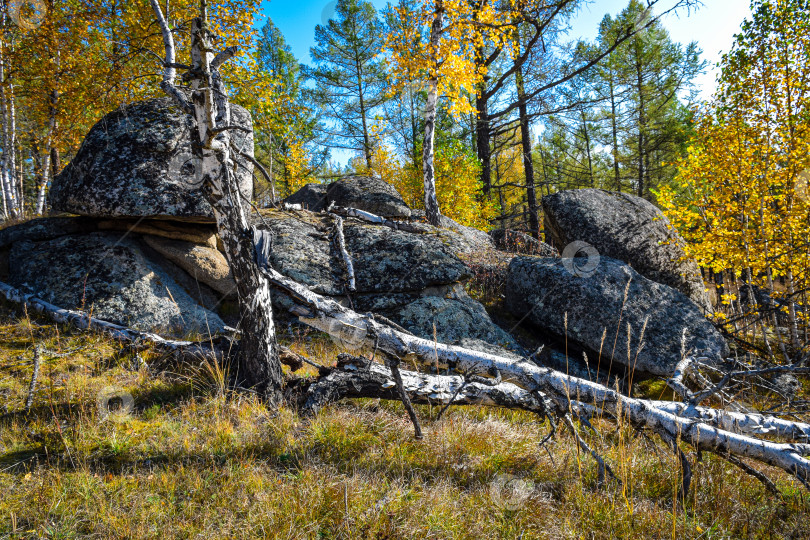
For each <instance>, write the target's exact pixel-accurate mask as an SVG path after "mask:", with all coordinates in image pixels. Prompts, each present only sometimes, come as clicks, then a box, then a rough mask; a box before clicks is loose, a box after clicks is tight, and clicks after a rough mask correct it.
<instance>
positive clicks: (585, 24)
mask: <svg viewBox="0 0 810 540" xmlns="http://www.w3.org/2000/svg"><path fill="white" fill-rule="evenodd" d="M371 1H372V3H373V4H374V5H375V6H376V7H377V8H378V9H379V8H382V7H384V6H385V4H386V3H387V0H371ZM627 1H628V0H594V1H592V2H590V3H588V4H587V5H585V6H584V7H583V8H582V10H581V11H580V13H579V14H578V16H577V17H576V19H575V20H574V22H573V25H572V30H571V37H572V38H576V37H583V38H588V39H593V38H594V37H595V36H596V29H597V27H598V25H599V21H601V20H602V17H604V15H605V14H606V13H611V14H614V15H615V14H616V13H618V12H619V11H621V10H622V9H623V8H624V7H625V6H626V5H627ZM675 2H676V0H661V5H662V7H663V6H671V5H673V4H674V3H675ZM703 2H704V4H705V5H704V6H702V7H700V8H698V9H696V10H692V12H691V13H687V12H686V11H685V10H682V11H681V12H679V14H678V16H675V15H669V16H667V17H666V18H665V19H664V26H666V28H667V29H668V30H669V32H670V35H671V36H672V37H673V39H674V40H675V41H678V42H681V43H688V42H689V41H697V43H698V45H699V46H700V47H701V49H703V51H704V58H705V59H706V60H708V61H709V63H710V64H711V65H712V66H713V65H714V64H716V63H717V62H718V61H719V60H720V56H721V54H722V52H724V51H727V50H728V49H729V47H730V46H731V43H732V39H733V36H734V34H735V33H736V32H737V31H738V30H739V28H740V23H742V21H743V19H745V17H747V16H748V15H749V14H750V11H749V8H748V1H747V0H703ZM262 11H263V14H264V16H266V17H270V18H272V19H273V22H275V23H276V25H277V26H278V27H279V28H280V29H281V31H282V33H283V34H284V37H285V38H286V39H287V42H288V43H289V44H290V46H291V47H292V49H293V52H294V53H295V55H296V57H298V59H299V60H300V61H301V62H304V63H307V62H309V48H310V47H311V46H312V45H314V35H315V25H316V24H321V22H322V21H324V20H328V19H329V17H330V16H331V15H332V13H333V12H334V1H333V0H271V1H266V2H264V3H263V4H262ZM263 23H264V21H263V20H262V21H260V22H259V24H260V25H261V24H263ZM715 75H716V72H715V70H713V69H710V70H709V72H707V73H706V74H705V75H704V76H703V77H701V78H700V80H699V81H698V84H699V85H700V88H701V95H702V96H703V97H708V96H709V95H711V92H712V89H713V88H714V80H715Z"/></svg>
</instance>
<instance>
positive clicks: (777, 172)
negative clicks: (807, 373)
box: [659, 0, 810, 356]
mask: <svg viewBox="0 0 810 540" xmlns="http://www.w3.org/2000/svg"><path fill="white" fill-rule="evenodd" d="M751 11H752V18H751V19H750V20H747V21H746V22H745V23H744V24H743V26H742V31H741V33H740V34H739V35H738V36H737V39H736V42H735V44H734V47H733V48H732V50H731V52H729V53H728V54H726V55H725V56H724V57H723V61H722V74H721V76H720V80H719V87H718V91H717V93H716V94H715V96H714V99H713V100H712V102H711V103H710V104H709V105H708V107H707V108H706V109H705V110H704V111H701V115H702V116H701V118H700V120H699V123H698V125H697V129H696V133H697V135H696V137H695V139H694V140H693V141H692V144H691V146H690V147H689V154H688V156H687V157H686V158H685V159H684V160H683V161H682V162H681V163H680V169H679V174H678V176H677V178H676V181H675V183H674V184H673V185H672V186H668V187H664V188H663V189H661V191H660V192H659V202H660V204H662V206H663V207H664V209H665V212H666V213H667V214H668V216H669V217H670V219H671V220H672V221H673V223H674V225H675V226H676V227H677V228H678V229H679V230H680V231H681V232H682V233H683V234H684V236H685V237H686V238H687V240H688V242H689V251H690V252H691V254H692V255H694V256H695V257H696V258H697V260H698V262H699V263H700V264H701V265H702V266H704V267H707V268H711V269H713V270H714V271H716V272H722V271H731V272H732V273H733V274H734V275H735V276H736V277H737V278H738V279H739V278H741V279H742V280H743V287H744V288H747V289H748V291H750V293H751V294H750V295H749V297H750V298H754V297H755V295H754V294H753V293H754V290H753V288H754V287H761V288H763V289H765V290H767V291H768V293H769V295H770V296H772V297H774V296H775V297H777V298H778V300H777V304H776V306H771V307H772V309H774V308H775V309H776V310H778V311H780V312H782V313H781V316H782V317H783V318H784V319H786V320H787V321H788V324H787V329H786V334H787V335H784V336H782V335H780V336H778V338H781V339H779V342H780V345H781V344H783V343H784V342H788V343H789V344H790V345H791V346H792V348H793V351H794V352H796V353H798V351H800V350H801V343H802V341H803V342H804V343H805V344H806V343H807V328H808V324H807V323H808V319H807V308H808V307H810V304H808V302H807V290H808V287H810V274H808V271H809V270H810V243H809V242H808V240H809V239H810V199H808V196H807V195H808V192H807V181H808V172H810V80H808V78H807V74H808V73H810V1H808V0H755V1H754V2H753V3H752V9H751ZM777 280H778V281H779V282H782V283H784V287H783V288H782V287H779V286H777V284H776V283H775V282H776V281H777ZM760 307H762V306H760ZM770 315H771V317H772V320H773V323H774V327H775V330H776V332H777V334H779V332H780V327H779V325H778V324H777V321H776V315H778V313H771V314H770ZM758 324H759V328H760V331H761V333H762V339H763V341H764V342H765V346H766V348H767V349H768V351H769V352H770V345H769V343H768V335H767V333H766V329H765V326H764V323H763V320H762V317H760V318H759V323H758ZM782 349H783V354H785V355H786V356H788V354H787V350H786V348H785V347H784V346H783V347H782Z"/></svg>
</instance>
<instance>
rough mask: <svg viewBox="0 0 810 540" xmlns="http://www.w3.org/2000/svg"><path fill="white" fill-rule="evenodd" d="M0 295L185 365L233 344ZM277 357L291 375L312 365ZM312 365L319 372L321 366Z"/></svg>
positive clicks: (14, 292)
mask: <svg viewBox="0 0 810 540" xmlns="http://www.w3.org/2000/svg"><path fill="white" fill-rule="evenodd" d="M0 293H1V294H2V295H3V297H5V299H6V300H7V301H9V302H11V303H13V304H17V305H21V306H25V307H26V308H27V309H29V310H31V311H33V312H34V313H38V314H40V315H43V316H45V317H47V318H49V319H50V320H52V321H54V322H56V323H60V324H69V325H70V326H73V327H74V328H77V329H79V330H95V331H98V332H102V333H104V334H107V335H109V336H111V337H112V338H113V339H116V340H118V341H122V342H127V343H131V344H133V345H135V346H137V347H143V346H151V347H154V348H155V349H157V350H159V351H161V352H164V353H169V354H172V355H174V356H176V357H178V358H179V359H182V360H185V361H195V362H199V361H203V360H205V359H208V358H213V359H216V360H221V359H222V358H223V356H225V355H226V354H227V352H228V350H230V349H232V348H233V341H232V340H231V338H229V337H225V336H216V337H212V338H211V339H208V340H204V341H182V340H172V339H166V338H164V337H161V336H159V335H158V334H155V333H152V332H141V331H140V330H134V329H132V328H127V327H126V326H121V325H119V324H115V323H111V322H108V321H103V320H101V319H96V318H94V317H91V316H90V315H89V314H88V313H85V312H83V311H75V310H71V309H64V308H60V307H58V306H55V305H53V304H51V303H49V302H46V301H45V300H42V299H41V298H37V297H36V296H34V295H33V294H26V293H23V292H22V291H20V290H18V289H15V288H14V287H12V286H11V285H9V284H7V283H3V282H2V281H0ZM279 356H280V359H281V362H282V363H283V364H285V365H288V366H290V368H291V369H292V370H293V371H295V370H297V369H300V368H301V366H303V364H305V363H309V364H312V362H310V361H309V360H308V359H306V358H304V357H303V356H301V355H300V354H297V353H295V352H293V351H291V350H290V349H288V348H287V347H284V346H280V347H279ZM312 365H314V366H315V367H318V368H321V366H317V365H315V364H312Z"/></svg>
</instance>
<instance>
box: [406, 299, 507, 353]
mask: <svg viewBox="0 0 810 540" xmlns="http://www.w3.org/2000/svg"><path fill="white" fill-rule="evenodd" d="M391 318H392V319H394V320H396V321H397V322H398V323H399V324H400V325H402V326H403V327H404V328H406V329H407V330H409V331H410V332H412V333H414V334H415V335H417V336H420V337H423V338H425V339H433V338H434V337H435V338H436V340H437V341H438V342H440V343H450V344H459V345H461V344H464V343H468V342H469V340H476V341H480V342H484V343H489V344H491V345H496V346H498V347H502V348H505V349H509V350H517V349H519V346H518V344H517V342H515V339H514V338H513V337H512V336H510V335H509V334H508V333H507V332H505V331H504V330H503V329H501V328H500V327H498V326H497V325H495V324H494V323H492V322H491V319H490V318H489V314H488V313H487V311H486V309H484V306H482V305H481V304H480V303H479V302H476V301H475V300H473V299H472V298H470V297H469V296H468V295H467V293H466V292H464V289H463V288H461V287H460V286H459V287H456V288H455V289H454V290H452V291H450V292H449V293H448V294H447V295H446V296H444V297H442V296H424V297H422V298H419V299H417V300H414V301H413V302H411V303H409V304H407V305H405V306H404V307H402V308H400V309H398V310H396V311H395V312H394V313H392V314H391ZM483 322H486V324H482V323H483ZM434 329H435V336H434ZM473 348H475V349H476V350H480V347H477V346H476V347H473ZM490 352H491V351H490Z"/></svg>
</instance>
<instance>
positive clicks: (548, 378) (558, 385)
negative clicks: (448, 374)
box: [264, 268, 810, 489]
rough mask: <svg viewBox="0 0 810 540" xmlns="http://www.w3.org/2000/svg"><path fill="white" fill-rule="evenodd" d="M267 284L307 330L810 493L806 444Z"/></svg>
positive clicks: (283, 283) (293, 287) (281, 281)
mask: <svg viewBox="0 0 810 540" xmlns="http://www.w3.org/2000/svg"><path fill="white" fill-rule="evenodd" d="M264 271H265V273H266V274H267V276H268V279H269V280H270V282H271V284H272V285H273V286H274V287H276V288H279V289H281V290H283V291H285V292H286V293H287V294H288V295H289V296H291V297H292V298H293V300H294V301H295V302H297V305H296V306H294V307H293V308H292V309H291V311H292V312H293V313H294V314H296V315H298V316H299V318H300V320H301V321H302V322H304V323H305V324H308V325H310V326H312V327H313V328H316V329H318V330H322V331H324V332H327V333H329V334H330V335H333V336H336V337H338V338H339V339H343V340H346V341H348V342H350V343H352V342H353V343H355V344H358V345H360V344H362V345H365V346H367V347H369V348H374V349H375V350H380V351H383V352H384V353H387V354H390V355H392V356H395V357H398V358H405V357H413V358H414V359H416V360H417V361H418V362H419V363H421V364H422V365H425V366H434V365H436V364H438V365H439V366H440V367H443V368H453V369H455V370H457V371H458V372H460V373H463V374H467V375H485V374H493V373H497V374H499V375H500V376H501V377H502V379H503V380H504V381H507V382H512V383H514V384H515V385H517V386H519V387H521V388H523V389H524V390H528V391H530V392H542V393H543V394H545V395H547V396H548V397H549V398H550V399H551V400H552V401H553V402H554V403H555V405H556V406H557V408H558V409H559V410H562V411H565V410H570V408H571V402H572V401H578V402H583V403H587V404H593V405H594V406H596V407H598V408H601V409H603V410H604V411H606V412H608V413H609V414H611V415H613V416H616V417H619V416H621V417H622V418H624V419H625V420H627V421H629V422H630V423H631V424H632V425H634V426H636V427H637V428H639V429H649V430H651V431H653V432H654V433H656V434H658V435H659V436H661V437H662V438H663V439H664V440H667V441H684V442H686V443H688V444H690V445H691V446H692V447H694V448H695V449H697V450H703V451H708V452H714V453H719V454H734V455H736V456H738V457H746V458H750V459H754V460H757V461H760V462H762V463H766V464H768V465H772V466H774V467H778V468H780V469H782V470H783V471H785V472H787V473H788V474H790V475H792V476H794V477H795V478H796V479H798V480H799V481H800V482H801V483H802V484H804V485H805V487H807V488H808V489H810V460H808V459H807V458H806V456H810V444H787V443H775V442H770V441H766V440H761V439H757V438H755V437H751V436H747V435H743V434H739V433H733V432H731V431H727V430H724V429H720V428H718V427H716V426H713V425H710V424H708V423H706V422H703V421H702V420H701V419H700V418H699V417H698V418H684V417H681V416H677V415H675V414H672V413H671V412H668V411H666V410H661V409H658V408H656V407H655V406H654V405H653V404H652V403H651V402H649V401H647V400H642V399H636V398H632V397H628V396H625V395H622V394H621V393H619V392H617V391H615V390H612V389H610V388H608V387H605V386H602V385H600V384H597V383H593V382H590V381H587V380H584V379H579V378H576V377H572V376H568V375H566V374H564V373H560V372H558V371H554V370H552V369H549V368H546V367H540V366H537V365H535V364H533V363H531V362H529V361H525V360H524V361H514V360H511V359H509V358H505V357H501V356H497V355H493V354H488V353H482V352H477V351H471V350H469V349H464V348H462V347H456V346H452V345H446V344H442V343H435V342H433V341H429V340H426V339H422V338H419V337H416V336H411V335H407V334H403V333H402V332H398V331H396V330H394V329H392V328H390V327H387V326H384V325H382V324H380V323H378V322H377V321H375V320H374V319H373V318H371V317H368V316H366V315H361V314H358V313H356V312H354V311H352V310H350V309H348V308H345V307H343V306H341V305H340V304H338V303H337V302H335V301H334V300H331V299H328V298H324V297H322V296H320V295H317V294H315V293H313V292H311V291H310V290H309V289H307V288H306V287H305V286H303V285H301V284H299V283H296V282H295V281H293V280H290V279H288V278H286V277H284V276H283V275H281V274H279V273H278V272H276V271H275V270H273V269H272V268H271V269H264Z"/></svg>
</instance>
